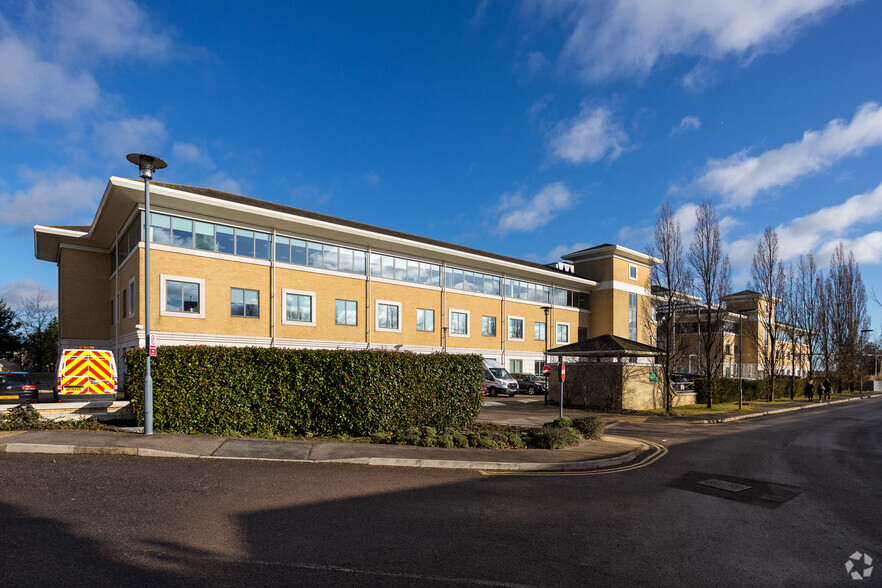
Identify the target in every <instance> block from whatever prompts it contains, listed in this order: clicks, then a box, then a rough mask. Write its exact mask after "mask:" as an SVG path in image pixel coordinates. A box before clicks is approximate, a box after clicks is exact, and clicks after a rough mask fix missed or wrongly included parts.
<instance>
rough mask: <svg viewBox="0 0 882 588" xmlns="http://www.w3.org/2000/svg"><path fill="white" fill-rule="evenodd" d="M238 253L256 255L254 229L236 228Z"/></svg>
mask: <svg viewBox="0 0 882 588" xmlns="http://www.w3.org/2000/svg"><path fill="white" fill-rule="evenodd" d="M236 255H241V256H242V257H254V231H248V230H245V229H236Z"/></svg>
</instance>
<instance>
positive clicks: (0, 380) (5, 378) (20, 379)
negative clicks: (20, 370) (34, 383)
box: [0, 374, 28, 384]
mask: <svg viewBox="0 0 882 588" xmlns="http://www.w3.org/2000/svg"><path fill="white" fill-rule="evenodd" d="M27 381H28V379H27V376H25V375H24V374H3V375H2V376H0V384H25V383H27Z"/></svg>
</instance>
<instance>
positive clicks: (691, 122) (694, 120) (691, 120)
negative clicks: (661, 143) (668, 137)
mask: <svg viewBox="0 0 882 588" xmlns="http://www.w3.org/2000/svg"><path fill="white" fill-rule="evenodd" d="M700 128H701V120H700V119H699V118H698V117H697V116H692V115H691V114H690V115H689V116H684V117H683V118H682V119H681V120H680V124H678V125H677V126H676V127H674V128H672V129H671V134H672V135H679V134H681V133H685V132H686V131H695V130H698V129H700Z"/></svg>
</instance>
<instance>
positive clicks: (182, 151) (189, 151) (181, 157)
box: [171, 142, 214, 169]
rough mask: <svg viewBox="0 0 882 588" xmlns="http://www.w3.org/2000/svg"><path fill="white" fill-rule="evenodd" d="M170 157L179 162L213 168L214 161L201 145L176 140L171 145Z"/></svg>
mask: <svg viewBox="0 0 882 588" xmlns="http://www.w3.org/2000/svg"><path fill="white" fill-rule="evenodd" d="M171 153H172V159H174V160H175V161H177V162H181V163H192V164H195V165H198V166H201V167H205V168H211V169H213V168H214V162H213V161H212V160H211V157H209V155H208V153H206V152H205V150H203V149H202V148H201V147H199V146H197V145H194V144H193V143H186V142H177V143H175V144H174V145H172V151H171Z"/></svg>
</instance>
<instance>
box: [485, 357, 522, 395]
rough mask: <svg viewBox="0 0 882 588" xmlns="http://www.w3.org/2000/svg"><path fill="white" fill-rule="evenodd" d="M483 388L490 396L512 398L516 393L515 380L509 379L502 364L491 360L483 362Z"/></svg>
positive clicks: (516, 384)
mask: <svg viewBox="0 0 882 588" xmlns="http://www.w3.org/2000/svg"><path fill="white" fill-rule="evenodd" d="M484 387H485V388H487V393H488V394H489V395H490V396H499V395H500V394H508V395H509V396H514V395H515V394H517V393H518V382H517V380H515V379H514V378H512V377H511V374H510V373H508V370H506V369H505V368H504V367H502V364H500V363H499V362H498V361H495V360H492V359H485V360H484Z"/></svg>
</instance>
